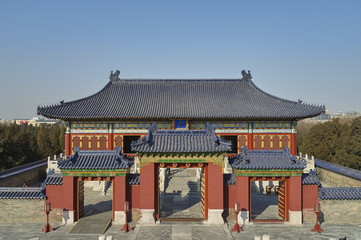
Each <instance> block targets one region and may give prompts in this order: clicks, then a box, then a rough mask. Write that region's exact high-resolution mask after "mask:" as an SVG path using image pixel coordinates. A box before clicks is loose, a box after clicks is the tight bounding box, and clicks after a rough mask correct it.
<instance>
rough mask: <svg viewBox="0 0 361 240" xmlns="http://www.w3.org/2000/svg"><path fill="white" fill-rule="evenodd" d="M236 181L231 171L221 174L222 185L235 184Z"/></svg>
mask: <svg viewBox="0 0 361 240" xmlns="http://www.w3.org/2000/svg"><path fill="white" fill-rule="evenodd" d="M236 183H237V180H236V175H234V174H233V173H227V174H223V184H224V185H236Z"/></svg>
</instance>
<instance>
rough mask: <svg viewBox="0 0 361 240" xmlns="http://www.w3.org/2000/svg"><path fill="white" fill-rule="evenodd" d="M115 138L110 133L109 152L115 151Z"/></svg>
mask: <svg viewBox="0 0 361 240" xmlns="http://www.w3.org/2000/svg"><path fill="white" fill-rule="evenodd" d="M113 146H114V136H113V133H108V150H113V149H114V147H113Z"/></svg>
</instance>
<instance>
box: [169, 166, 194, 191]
mask: <svg viewBox="0 0 361 240" xmlns="http://www.w3.org/2000/svg"><path fill="white" fill-rule="evenodd" d="M165 194H166V195H170V194H173V195H179V196H181V197H185V196H199V195H200V184H199V178H198V177H197V176H196V169H179V168H175V169H171V170H170V174H166V177H165Z"/></svg>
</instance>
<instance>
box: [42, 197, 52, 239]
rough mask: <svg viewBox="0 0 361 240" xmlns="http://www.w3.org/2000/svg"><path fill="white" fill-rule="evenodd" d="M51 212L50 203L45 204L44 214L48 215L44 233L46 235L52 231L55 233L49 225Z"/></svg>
mask: <svg viewBox="0 0 361 240" xmlns="http://www.w3.org/2000/svg"><path fill="white" fill-rule="evenodd" d="M50 211H51V206H50V202H45V205H44V212H45V213H46V225H45V227H44V228H43V232H45V233H47V232H50V231H54V229H52V228H51V226H50V224H49V213H50Z"/></svg>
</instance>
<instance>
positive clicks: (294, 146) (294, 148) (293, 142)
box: [290, 133, 297, 156]
mask: <svg viewBox="0 0 361 240" xmlns="http://www.w3.org/2000/svg"><path fill="white" fill-rule="evenodd" d="M290 145H291V154H292V155H293V156H295V155H296V154H297V141H296V134H295V133H291V144H290Z"/></svg>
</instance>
